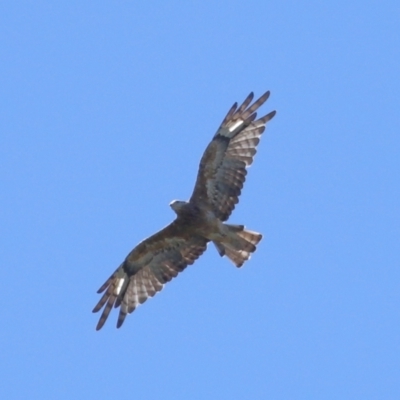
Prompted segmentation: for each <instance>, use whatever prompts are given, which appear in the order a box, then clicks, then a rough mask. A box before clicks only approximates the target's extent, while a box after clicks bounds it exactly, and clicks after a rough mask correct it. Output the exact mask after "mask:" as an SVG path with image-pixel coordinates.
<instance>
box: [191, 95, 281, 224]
mask: <svg viewBox="0 0 400 400" xmlns="http://www.w3.org/2000/svg"><path fill="white" fill-rule="evenodd" d="M253 97H254V95H253V93H250V94H249V96H247V98H246V99H245V101H244V102H243V104H242V105H241V106H240V107H239V108H237V104H236V103H235V104H234V105H233V106H232V108H231V109H230V110H229V112H228V114H227V115H226V117H225V118H224V120H223V121H222V124H221V126H220V127H219V128H218V130H217V133H216V134H215V136H214V138H213V140H212V141H211V142H210V144H209V145H208V147H207V149H206V150H205V152H204V154H203V157H202V159H201V161H200V167H199V172H198V175H197V180H196V184H195V188H194V191H193V194H192V197H191V199H190V201H191V202H193V203H195V204H198V205H201V206H202V207H208V208H209V209H210V210H211V211H212V212H213V213H214V215H215V216H216V217H217V218H219V219H220V220H221V221H226V220H227V219H228V218H229V216H230V214H231V213H232V211H233V209H234V208H235V205H236V204H237V203H238V202H239V196H240V194H241V190H242V188H243V184H244V182H245V180H246V174H247V171H246V168H248V167H249V166H250V165H251V164H252V162H253V158H254V155H255V154H256V152H257V145H258V143H259V141H260V136H261V135H262V133H263V132H264V130H265V125H266V124H267V122H268V121H269V120H270V119H272V118H273V117H274V115H275V111H272V112H270V113H268V114H267V115H265V116H263V117H262V118H259V119H256V118H257V113H256V110H257V109H258V108H259V107H261V106H262V105H263V104H264V103H265V101H266V100H267V99H268V97H269V92H266V93H264V94H263V95H262V96H261V97H260V98H259V99H258V100H256V101H255V102H254V103H253V104H252V105H250V104H251V102H252V100H253Z"/></svg>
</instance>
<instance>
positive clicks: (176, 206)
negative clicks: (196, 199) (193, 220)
mask: <svg viewBox="0 0 400 400" xmlns="http://www.w3.org/2000/svg"><path fill="white" fill-rule="evenodd" d="M187 204H189V203H188V202H187V201H180V200H173V201H171V203H169V206H170V207H171V208H172V209H173V210H174V211H175V212H176V214H177V215H179V214H180V213H182V211H183V210H184V209H185V208H186V206H187Z"/></svg>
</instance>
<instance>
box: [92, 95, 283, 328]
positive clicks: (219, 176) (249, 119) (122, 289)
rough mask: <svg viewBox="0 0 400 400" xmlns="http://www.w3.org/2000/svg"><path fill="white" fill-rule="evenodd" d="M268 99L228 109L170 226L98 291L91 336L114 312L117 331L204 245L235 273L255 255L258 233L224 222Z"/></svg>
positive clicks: (133, 254)
mask: <svg viewBox="0 0 400 400" xmlns="http://www.w3.org/2000/svg"><path fill="white" fill-rule="evenodd" d="M269 94H270V93H269V91H268V92H266V93H264V94H263V95H262V96H261V97H260V98H259V99H258V100H256V101H255V102H254V103H253V104H251V103H252V101H253V97H254V95H253V93H250V94H249V95H248V96H247V98H246V99H245V100H244V102H243V104H242V105H241V106H239V107H238V105H237V103H235V104H234V105H233V106H232V107H231V109H230V110H229V112H228V114H227V115H226V117H225V118H224V120H223V121H222V123H221V126H220V127H219V128H218V130H217V132H216V134H215V135H214V137H213V139H212V140H211V142H210V143H209V145H208V147H207V148H206V150H205V152H204V154H203V157H202V158H201V161H200V166H199V171H198V175H197V180H196V184H195V187H194V190H193V193H192V196H191V197H190V200H189V201H178V200H174V201H172V202H171V203H170V206H171V208H172V209H173V210H174V211H175V213H176V218H175V220H174V221H173V222H172V223H171V224H169V225H168V226H166V227H165V228H164V229H162V230H161V231H159V232H157V233H155V234H154V235H152V236H150V237H149V238H147V239H145V240H143V241H142V242H141V243H139V244H138V245H137V246H136V247H135V248H134V249H133V250H132V251H131V252H130V253H129V254H128V256H127V257H126V258H125V260H124V261H123V263H122V264H121V265H120V266H119V267H118V268H117V270H116V271H115V272H114V273H113V274H112V275H111V276H110V277H109V278H108V279H107V281H106V282H105V283H104V285H103V286H101V288H100V289H99V290H98V293H103V292H104V294H103V296H102V297H101V299H100V301H99V302H98V303H97V305H96V306H95V307H94V309H93V312H98V311H100V310H101V309H102V308H103V307H104V309H103V312H102V314H101V316H100V319H99V322H98V324H97V327H96V330H99V329H101V328H102V327H103V325H104V323H105V322H106V320H107V318H108V315H109V314H110V311H111V309H112V308H113V307H114V308H118V307H119V316H118V321H117V328H119V327H121V325H122V324H123V322H124V321H125V318H126V316H127V314H130V313H132V312H133V311H134V310H135V309H136V307H137V306H138V305H139V304H142V303H144V302H145V301H146V300H147V299H148V298H149V297H152V296H154V295H155V294H156V293H157V292H159V291H160V290H161V289H162V288H163V286H164V284H165V283H167V282H169V281H170V280H171V279H172V278H174V277H176V276H177V275H178V274H179V272H181V271H183V270H184V269H185V268H186V267H187V266H188V265H190V264H193V263H194V261H195V260H196V259H197V258H198V257H200V255H201V254H202V253H203V252H204V251H205V250H206V248H207V244H208V243H209V242H213V243H214V245H215V247H216V248H217V251H218V253H219V255H220V256H221V257H222V256H226V257H228V258H229V259H230V260H231V261H232V262H233V263H234V264H235V265H236V267H241V266H242V265H243V263H244V262H245V261H246V260H248V259H249V257H250V254H251V253H253V252H254V251H255V250H256V245H257V243H258V242H259V241H260V240H261V237H262V236H261V234H260V233H257V232H254V231H250V230H248V229H245V227H244V226H243V225H232V224H227V223H224V222H225V221H226V220H227V219H228V218H229V216H230V214H231V213H232V211H233V209H234V208H235V205H236V204H237V203H238V201H239V195H240V193H241V190H242V188H243V184H244V181H245V179H246V174H247V171H246V169H247V167H249V166H250V165H251V163H252V162H253V157H254V155H255V154H256V147H257V145H258V143H259V141H260V136H261V134H262V133H263V132H264V130H265V125H266V124H267V122H268V121H269V120H271V119H272V118H273V116H274V115H275V113H276V112H275V111H272V112H270V113H268V114H266V115H265V116H263V117H261V118H259V119H257V113H256V111H257V109H258V108H259V107H260V106H261V105H262V104H263V103H264V102H265V101H266V100H267V99H268V97H269Z"/></svg>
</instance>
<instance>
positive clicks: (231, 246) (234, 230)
mask: <svg viewBox="0 0 400 400" xmlns="http://www.w3.org/2000/svg"><path fill="white" fill-rule="evenodd" d="M224 226H225V227H226V228H228V235H227V237H226V238H225V239H224V240H223V241H221V242H213V243H214V244H215V246H216V248H217V250H218V253H219V254H220V256H221V257H222V256H227V257H228V258H229V259H230V260H231V261H232V262H233V263H234V264H235V265H236V266H237V267H241V266H242V265H243V263H244V262H245V261H246V260H248V259H249V258H250V256H251V253H254V252H255V251H256V245H257V243H258V242H259V241H260V240H261V238H262V235H261V234H260V233H258V232H254V231H250V230H247V229H245V228H244V226H243V225H229V224H224Z"/></svg>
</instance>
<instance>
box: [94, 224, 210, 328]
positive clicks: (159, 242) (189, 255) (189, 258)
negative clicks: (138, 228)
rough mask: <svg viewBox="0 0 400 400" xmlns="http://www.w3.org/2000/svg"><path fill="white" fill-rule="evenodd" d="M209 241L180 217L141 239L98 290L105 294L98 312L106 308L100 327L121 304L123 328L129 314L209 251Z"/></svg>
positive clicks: (119, 323) (99, 323) (120, 320)
mask: <svg viewBox="0 0 400 400" xmlns="http://www.w3.org/2000/svg"><path fill="white" fill-rule="evenodd" d="M207 242H208V241H207V239H205V238H203V237H200V236H197V235H196V234H195V232H192V231H191V230H190V226H187V225H185V224H182V223H181V222H180V220H179V219H178V218H177V219H176V220H175V221H174V222H172V223H171V224H170V225H168V226H167V227H165V228H164V229H162V230H161V231H159V232H158V233H156V234H155V235H153V236H151V237H149V238H148V239H145V240H144V241H143V242H141V243H140V244H139V245H138V246H137V247H136V248H135V249H133V250H132V251H131V252H130V253H129V255H128V256H127V257H126V259H125V261H124V262H123V263H122V264H121V266H120V267H119V268H118V269H117V270H116V271H115V272H114V273H113V274H112V275H111V276H110V278H108V279H107V281H106V282H105V283H104V285H103V286H102V287H101V288H100V289H99V290H98V293H102V292H105V293H104V294H103V297H102V298H101V299H100V301H99V302H98V303H97V305H96V306H95V308H94V309H93V312H98V311H100V310H101V309H102V308H103V307H104V309H103V312H102V314H101V316H100V319H99V322H98V324H97V327H96V330H99V329H101V328H102V327H103V325H104V323H105V322H106V320H107V318H108V315H109V314H110V312H111V309H112V308H113V307H115V308H117V307H120V310H119V316H118V322H117V328H119V327H120V326H121V325H122V324H123V322H124V320H125V317H126V316H127V314H130V313H132V312H133V311H134V310H135V309H136V307H137V306H138V305H139V304H142V303H144V302H145V301H146V300H147V299H148V298H149V297H153V296H154V295H155V294H156V293H157V292H159V291H160V290H161V289H162V288H163V286H164V284H165V283H167V282H169V281H170V280H171V279H172V278H174V277H175V276H177V275H178V273H179V272H181V271H183V270H184V269H185V268H186V267H187V266H188V265H189V264H193V263H194V261H195V260H196V259H197V258H198V257H200V255H201V254H202V253H203V252H204V251H205V250H206V248H207Z"/></svg>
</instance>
